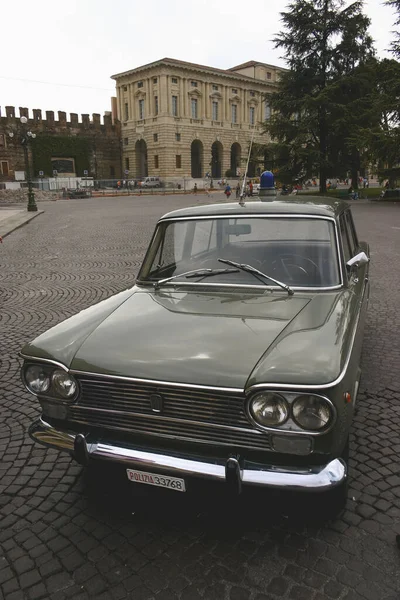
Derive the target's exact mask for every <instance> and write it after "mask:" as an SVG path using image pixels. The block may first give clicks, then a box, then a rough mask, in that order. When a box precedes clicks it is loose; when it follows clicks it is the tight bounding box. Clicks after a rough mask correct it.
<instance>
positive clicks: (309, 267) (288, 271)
mask: <svg viewBox="0 0 400 600" xmlns="http://www.w3.org/2000/svg"><path fill="white" fill-rule="evenodd" d="M271 267H272V270H273V271H280V272H282V271H281V269H282V270H283V272H284V273H285V276H286V277H287V278H288V279H289V280H293V279H297V278H298V277H299V276H300V277H301V279H304V280H307V279H308V280H310V281H311V282H312V281H313V280H314V279H315V278H316V276H318V275H320V269H319V267H318V265H317V264H315V262H314V261H313V260H311V258H307V257H305V256H301V255H300V254H281V255H280V256H279V258H278V259H277V260H274V261H273V262H272V264H271Z"/></svg>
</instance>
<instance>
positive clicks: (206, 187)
mask: <svg viewBox="0 0 400 600" xmlns="http://www.w3.org/2000/svg"><path fill="white" fill-rule="evenodd" d="M204 191H205V192H206V194H207V196H208V197H210V196H211V194H210V191H209V189H208V183H207V182H206V183H205V184H204Z"/></svg>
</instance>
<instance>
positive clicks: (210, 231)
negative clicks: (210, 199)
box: [191, 220, 217, 257]
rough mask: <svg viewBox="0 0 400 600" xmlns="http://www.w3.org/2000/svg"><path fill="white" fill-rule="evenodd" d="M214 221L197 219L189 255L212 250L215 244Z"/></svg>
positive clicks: (215, 229) (215, 228)
mask: <svg viewBox="0 0 400 600" xmlns="http://www.w3.org/2000/svg"><path fill="white" fill-rule="evenodd" d="M216 231H217V227H216V222H215V221H214V220H212V221H208V220H207V221H206V220H204V221H197V222H196V224H195V228H194V233H193V243H192V250H191V256H192V257H194V256H196V255H198V254H201V253H202V252H207V251H209V250H213V249H215V248H216V246H217V235H216Z"/></svg>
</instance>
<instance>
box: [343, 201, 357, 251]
mask: <svg viewBox="0 0 400 600" xmlns="http://www.w3.org/2000/svg"><path fill="white" fill-rule="evenodd" d="M345 220H346V228H347V234H348V237H349V241H350V250H351V255H352V256H355V254H356V253H357V248H358V239H357V234H356V230H355V227H354V222H353V216H352V214H351V212H350V211H349V210H346V212H345Z"/></svg>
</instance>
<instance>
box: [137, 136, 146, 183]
mask: <svg viewBox="0 0 400 600" xmlns="http://www.w3.org/2000/svg"><path fill="white" fill-rule="evenodd" d="M135 155H136V177H147V176H148V174H149V172H148V166H147V144H146V142H145V141H144V140H138V141H137V142H136V144H135Z"/></svg>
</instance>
